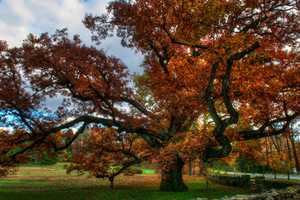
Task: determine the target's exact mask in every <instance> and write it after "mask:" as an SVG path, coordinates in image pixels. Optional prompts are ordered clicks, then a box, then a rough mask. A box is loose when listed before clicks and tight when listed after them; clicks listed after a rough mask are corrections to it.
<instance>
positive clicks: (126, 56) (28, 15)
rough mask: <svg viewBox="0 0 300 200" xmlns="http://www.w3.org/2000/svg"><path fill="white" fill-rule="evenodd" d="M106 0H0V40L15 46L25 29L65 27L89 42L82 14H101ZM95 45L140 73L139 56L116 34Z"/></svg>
mask: <svg viewBox="0 0 300 200" xmlns="http://www.w3.org/2000/svg"><path fill="white" fill-rule="evenodd" d="M109 1H110V0H0V40H6V41H7V42H8V44H9V46H10V47H12V46H19V45H20V44H21V43H22V41H23V40H24V39H25V38H26V36H27V35H28V34H29V33H34V34H40V33H44V32H49V33H50V34H51V33H54V32H55V30H56V29H62V28H68V32H69V33H70V35H74V34H80V36H81V39H82V40H83V42H84V43H85V44H89V45H91V44H92V42H91V39H90V37H91V35H90V32H89V30H87V29H86V28H85V27H84V25H83V24H82V19H83V18H84V16H85V14H87V13H88V14H90V13H92V14H98V15H99V14H102V13H104V12H105V7H106V5H107V4H108V2H109ZM99 48H102V49H104V51H105V52H106V53H107V54H109V55H114V56H116V57H118V58H120V59H121V60H122V61H123V62H124V63H125V64H126V65H127V66H128V68H129V70H130V72H132V73H134V72H138V73H141V72H142V69H141V68H140V67H139V65H140V64H141V62H142V60H143V57H142V55H140V54H137V53H135V52H134V51H133V50H131V49H128V48H124V47H122V46H121V45H120V40H119V39H118V38H110V39H107V40H105V41H104V42H102V44H101V45H100V47H99Z"/></svg>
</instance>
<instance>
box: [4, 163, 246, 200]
mask: <svg viewBox="0 0 300 200" xmlns="http://www.w3.org/2000/svg"><path fill="white" fill-rule="evenodd" d="M63 166H64V164H62V163H59V164H56V165H52V166H44V167H41V166H24V167H20V169H19V171H18V173H17V174H16V175H14V176H10V177H7V178H3V179H0V200H2V199H3V200H35V199H36V200H37V199H38V200H121V199H126V200H156V199H157V200H163V199H165V200H181V199H195V198H196V197H207V198H217V197H223V196H225V195H227V196H231V195H235V194H241V193H248V192H249V191H245V190H242V189H237V188H230V187H224V186H220V185H215V184H210V185H209V188H208V189H207V188H206V182H205V180H203V179H202V178H201V177H185V181H186V183H187V185H188V186H189V189H190V190H189V191H188V192H179V193H178V192H177V193H176V192H160V191H159V190H158V187H159V176H158V175H153V174H151V173H150V172H149V171H147V170H146V174H147V173H149V174H151V175H135V176H120V177H119V178H118V179H117V180H116V188H115V189H114V190H111V189H109V187H108V185H109V183H108V182H107V181H104V180H97V179H95V178H92V177H88V176H77V175H76V174H71V175H66V173H65V170H64V169H63Z"/></svg>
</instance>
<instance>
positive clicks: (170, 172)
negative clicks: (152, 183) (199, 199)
mask: <svg viewBox="0 0 300 200" xmlns="http://www.w3.org/2000/svg"><path fill="white" fill-rule="evenodd" d="M183 166H184V162H183V160H182V159H181V158H180V157H179V155H178V154H177V153H175V154H174V157H173V158H172V161H170V162H168V166H163V167H162V170H161V182H160V190H161V191H176V192H182V191H187V190H188V188H187V186H186V185H185V184H184V182H183V178H182V169H183Z"/></svg>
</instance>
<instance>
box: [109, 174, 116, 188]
mask: <svg viewBox="0 0 300 200" xmlns="http://www.w3.org/2000/svg"><path fill="white" fill-rule="evenodd" d="M114 178H115V177H110V178H109V179H108V180H109V182H110V185H109V186H110V189H114Z"/></svg>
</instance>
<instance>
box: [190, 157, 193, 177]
mask: <svg viewBox="0 0 300 200" xmlns="http://www.w3.org/2000/svg"><path fill="white" fill-rule="evenodd" d="M189 176H193V161H192V159H189Z"/></svg>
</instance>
